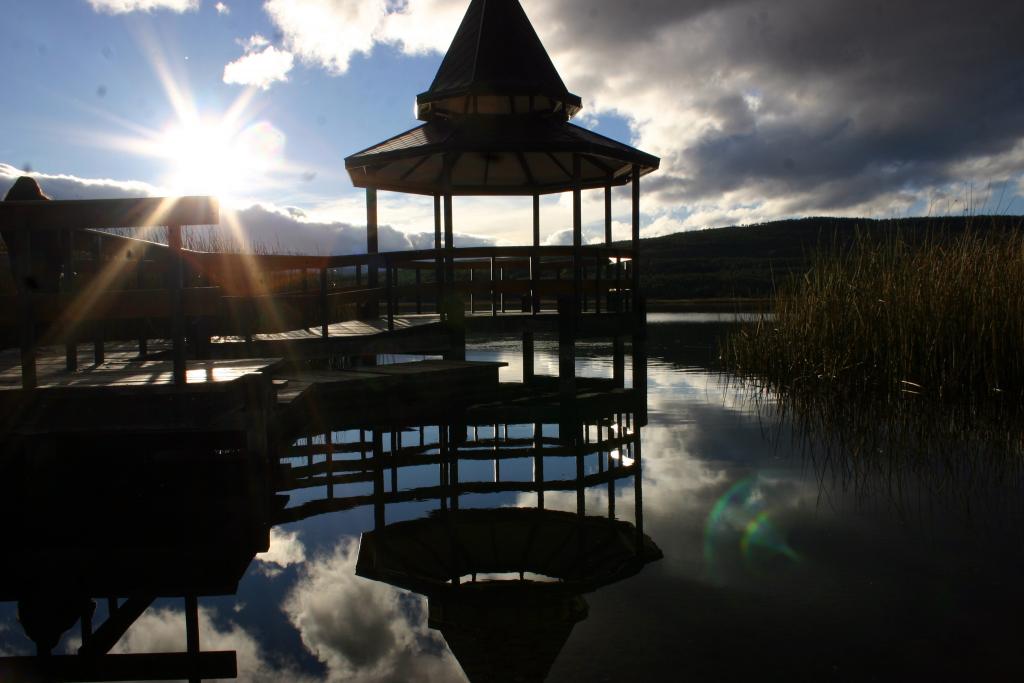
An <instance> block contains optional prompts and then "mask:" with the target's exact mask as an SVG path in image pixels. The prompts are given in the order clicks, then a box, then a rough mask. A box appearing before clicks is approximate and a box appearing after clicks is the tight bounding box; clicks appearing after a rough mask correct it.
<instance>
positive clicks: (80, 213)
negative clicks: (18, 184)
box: [0, 197, 220, 230]
mask: <svg viewBox="0 0 1024 683" xmlns="http://www.w3.org/2000/svg"><path fill="white" fill-rule="evenodd" d="M219 223H220V206H219V204H218V202H217V200H216V199H215V198H213V197H166V198H160V197H150V198H144V199H74V200H60V201H49V202H36V201H18V202H0V226H2V227H4V228H7V227H17V226H18V225H25V226H26V227H28V229H30V230H87V229H95V228H136V227H147V226H158V225H218V224H219Z"/></svg>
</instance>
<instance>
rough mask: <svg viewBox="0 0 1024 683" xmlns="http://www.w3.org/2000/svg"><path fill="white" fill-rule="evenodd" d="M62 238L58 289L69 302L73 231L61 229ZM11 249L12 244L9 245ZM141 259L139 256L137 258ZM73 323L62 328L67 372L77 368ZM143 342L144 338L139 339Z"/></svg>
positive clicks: (140, 353) (76, 347) (71, 290)
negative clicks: (60, 276)
mask: <svg viewBox="0 0 1024 683" xmlns="http://www.w3.org/2000/svg"><path fill="white" fill-rule="evenodd" d="M61 236H62V237H63V238H64V239H63V245H62V246H63V249H62V250H61V261H62V263H61V271H62V275H63V277H62V278H61V283H60V291H61V293H62V294H63V295H64V300H65V302H70V301H71V297H72V295H73V294H74V292H75V263H74V261H75V233H74V232H73V231H71V230H63V231H61ZM11 248H12V250H13V245H11ZM139 260H140V261H141V258H140V259H139ZM136 275H137V276H141V270H137V271H136ZM74 327H75V326H74V324H71V325H69V326H68V327H67V328H66V329H65V330H64V365H65V367H66V368H67V370H68V372H74V371H75V370H77V369H78V345H77V344H76V343H75V337H74V335H75V329H74ZM140 341H142V342H143V343H144V342H145V339H144V338H143V339H141V340H140ZM142 353H143V351H142V350H141V349H140V351H139V355H142Z"/></svg>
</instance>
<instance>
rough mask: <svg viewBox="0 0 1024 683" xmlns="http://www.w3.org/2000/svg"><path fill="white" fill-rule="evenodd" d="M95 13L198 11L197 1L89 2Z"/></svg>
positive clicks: (91, 0)
mask: <svg viewBox="0 0 1024 683" xmlns="http://www.w3.org/2000/svg"><path fill="white" fill-rule="evenodd" d="M89 4H90V5H92V8H93V9H94V10H96V11H97V12H106V13H108V14H124V13H126V12H152V11H153V10H170V11H172V12H191V11H194V10H197V9H199V0H89Z"/></svg>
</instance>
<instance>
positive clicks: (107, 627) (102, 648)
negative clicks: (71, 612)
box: [78, 595, 153, 657]
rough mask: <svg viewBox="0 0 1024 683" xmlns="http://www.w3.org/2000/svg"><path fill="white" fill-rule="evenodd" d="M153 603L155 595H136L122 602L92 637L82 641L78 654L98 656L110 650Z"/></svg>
mask: <svg viewBox="0 0 1024 683" xmlns="http://www.w3.org/2000/svg"><path fill="white" fill-rule="evenodd" d="M152 603H153V596H151V595H147V596H134V597H130V598H128V599H127V600H125V601H124V602H123V603H121V606H120V607H118V608H117V609H115V610H114V611H112V612H111V613H110V616H108V617H107V620H106V621H104V622H103V625H102V626H100V627H99V628H98V629H96V630H95V631H93V634H92V637H91V638H89V639H88V640H87V641H85V642H84V643H82V646H81V647H79V648H78V654H79V655H80V656H83V657H96V656H99V655H105V654H106V653H108V652H110V648H112V647H114V644H115V643H117V641H118V640H120V639H121V636H123V635H124V633H125V631H127V630H128V627H130V626H131V625H132V624H134V623H135V620H136V619H138V618H139V617H141V616H142V613H143V612H145V611H146V609H147V608H148V607H149V606H150V605H151V604H152Z"/></svg>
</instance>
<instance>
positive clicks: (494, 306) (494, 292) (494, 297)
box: [490, 256, 498, 316]
mask: <svg viewBox="0 0 1024 683" xmlns="http://www.w3.org/2000/svg"><path fill="white" fill-rule="evenodd" d="M497 270H498V266H497V259H496V258H495V257H493V256H492V257H491V276H490V277H491V315H492V316H496V315H498V287H497V283H496V282H495V279H494V276H495V273H496V271H497Z"/></svg>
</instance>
